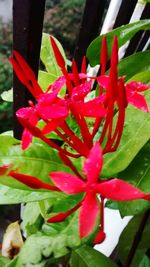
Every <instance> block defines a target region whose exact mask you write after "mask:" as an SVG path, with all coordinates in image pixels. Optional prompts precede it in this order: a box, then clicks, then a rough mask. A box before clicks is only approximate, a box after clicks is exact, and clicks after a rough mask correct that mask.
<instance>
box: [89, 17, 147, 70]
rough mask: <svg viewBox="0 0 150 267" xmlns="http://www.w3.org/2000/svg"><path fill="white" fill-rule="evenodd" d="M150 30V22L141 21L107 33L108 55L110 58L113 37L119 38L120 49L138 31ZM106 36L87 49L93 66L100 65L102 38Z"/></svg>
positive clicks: (100, 37)
mask: <svg viewBox="0 0 150 267" xmlns="http://www.w3.org/2000/svg"><path fill="white" fill-rule="evenodd" d="M149 29H150V20H148V19H146V20H140V21H138V22H134V23H131V24H127V25H125V26H121V27H119V28H117V29H114V30H113V31H111V32H109V33H106V34H105V36H106V37H107V42H108V54H109V57H110V52H111V47H112V42H113V37H114V35H116V36H117V37H118V42H119V47H121V46H122V45H124V44H125V43H126V42H127V41H128V40H130V39H131V38H132V37H133V36H134V35H135V34H136V33H137V32H138V31H140V30H149ZM103 36H104V35H101V36H99V37H97V38H96V39H95V40H94V41H93V42H92V43H91V44H90V46H89V47H88V49H87V58H88V59H89V61H90V64H91V65H92V66H95V65H97V64H99V54H100V51H101V45H102V38H103Z"/></svg>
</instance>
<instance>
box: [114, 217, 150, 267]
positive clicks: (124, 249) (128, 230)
mask: <svg viewBox="0 0 150 267" xmlns="http://www.w3.org/2000/svg"><path fill="white" fill-rule="evenodd" d="M142 216H143V214H142V215H141V214H140V215H136V216H135V217H134V218H133V219H132V220H131V221H130V222H129V224H128V225H127V226H126V227H125V229H124V231H123V232H122V234H121V236H120V239H119V243H118V252H119V257H120V259H121V261H122V263H123V264H124V262H125V260H126V258H127V256H128V253H129V251H130V249H131V245H132V242H133V239H134V236H135V234H136V232H137V231H138V229H139V224H140V222H141V219H142ZM149 229H150V218H149V219H148V221H147V223H146V226H145V228H144V231H143V234H142V238H141V241H140V243H139V246H138V248H137V251H136V254H135V257H134V259H133V263H132V265H131V267H137V266H139V263H140V262H141V260H142V258H143V256H144V254H145V252H146V251H147V249H149V248H150V235H149Z"/></svg>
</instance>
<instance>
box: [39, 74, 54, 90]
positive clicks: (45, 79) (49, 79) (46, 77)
mask: <svg viewBox="0 0 150 267" xmlns="http://www.w3.org/2000/svg"><path fill="white" fill-rule="evenodd" d="M56 78H57V76H54V75H52V74H50V73H48V72H46V71H41V70H39V73H38V83H39V85H40V86H41V88H42V89H43V91H46V89H47V88H48V86H49V85H50V84H51V83H53V82H54V81H55V80H56Z"/></svg>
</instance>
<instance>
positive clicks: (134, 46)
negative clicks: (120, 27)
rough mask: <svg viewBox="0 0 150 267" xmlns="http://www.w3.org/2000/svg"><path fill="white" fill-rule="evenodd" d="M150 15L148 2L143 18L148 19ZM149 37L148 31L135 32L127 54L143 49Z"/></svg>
mask: <svg viewBox="0 0 150 267" xmlns="http://www.w3.org/2000/svg"><path fill="white" fill-rule="evenodd" d="M149 17H150V4H149V3H148V4H146V5H145V8H144V10H143V12H142V15H141V19H148V18H149ZM148 39H149V32H148V31H145V32H144V31H139V32H137V33H136V34H135V36H134V37H133V38H132V40H131V41H130V43H129V46H128V47H127V50H126V53H125V56H129V55H131V54H133V53H134V52H137V51H142V49H143V47H144V46H145V44H146V43H147V41H148Z"/></svg>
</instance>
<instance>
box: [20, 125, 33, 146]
mask: <svg viewBox="0 0 150 267" xmlns="http://www.w3.org/2000/svg"><path fill="white" fill-rule="evenodd" d="M31 142H32V134H31V133H30V132H29V131H28V130H27V129H24V131H23V134H22V144H21V147H22V149H23V150H25V149H27V148H28V147H29V145H30V144H31Z"/></svg>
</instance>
